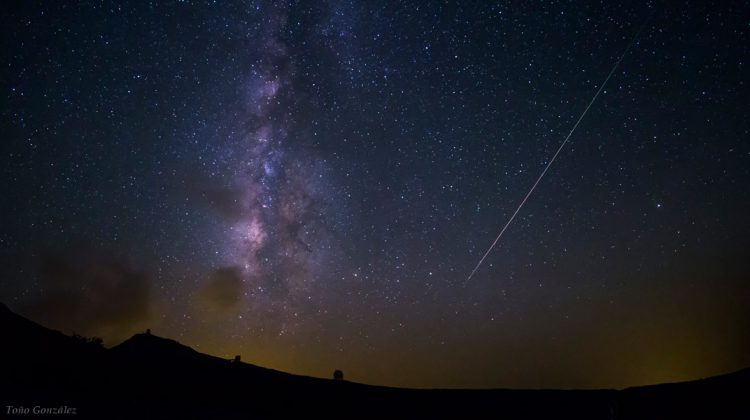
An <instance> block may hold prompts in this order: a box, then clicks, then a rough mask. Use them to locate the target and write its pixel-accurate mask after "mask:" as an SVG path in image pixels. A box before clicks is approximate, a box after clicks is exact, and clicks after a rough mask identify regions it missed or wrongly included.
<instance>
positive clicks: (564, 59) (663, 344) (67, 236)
mask: <svg viewBox="0 0 750 420" xmlns="http://www.w3.org/2000/svg"><path fill="white" fill-rule="evenodd" d="M617 3H618V2H582V1H570V2H545V3H540V4H537V3H536V2H510V3H507V4H506V3H497V4H492V2H465V3H463V2H462V3H453V2H447V1H446V2H438V1H435V2H408V1H397V2H381V1H361V2H358V1H352V0H341V1H308V2H288V3H287V2H282V1H277V2H268V3H264V2H254V1H248V2H224V1H213V2H190V1H184V2H158V3H157V2H155V1H152V2H146V1H142V2H141V1H138V2H129V3H127V4H119V2H112V3H109V2H63V1H46V2H27V1H9V2H3V4H2V6H0V10H1V13H0V28H2V29H0V31H1V33H2V44H1V45H0V56H1V57H2V60H0V64H2V69H1V70H0V89H2V93H1V95H0V99H1V100H2V107H1V109H0V112H1V113H2V115H1V118H0V132H1V134H0V136H2V141H1V142H0V152H1V154H0V177H1V180H2V207H1V208H2V218H1V219H0V220H1V224H0V250H1V252H0V263H1V264H0V300H2V301H3V302H5V303H6V304H7V305H8V306H9V307H10V308H11V309H13V310H16V311H18V312H19V313H21V314H23V315H25V316H28V317H30V318H31V319H33V320H35V321H37V322H40V323H42V324H44V325H47V326H50V327H53V328H57V329H61V330H62V331H64V332H66V333H74V332H75V333H79V334H83V335H86V336H94V335H95V336H100V337H103V338H104V340H105V344H106V345H108V346H111V345H115V344H117V343H119V342H120V341H121V340H124V339H126V338H128V337H129V336H130V335H132V334H133V333H136V332H141V331H143V330H145V329H146V328H151V329H152V331H153V332H154V334H157V335H160V336H165V337H170V338H174V339H176V340H179V341H180V342H182V343H184V344H186V345H189V346H192V347H193V348H195V349H197V350H198V351H201V352H205V353H209V354H213V355H217V356H221V357H227V358H229V357H232V356H234V355H235V354H241V355H242V359H243V360H244V361H247V362H250V363H255V364H258V365H261V366H266V367H271V368H275V369H279V370H284V371H288V372H293V373H299V374H305V375H313V376H320V377H330V375H331V373H332V372H333V370H334V369H341V370H343V371H344V373H345V375H346V378H347V379H350V380H353V381H360V382H366V383H373V384H384V385H392V386H414V387H516V388H538V387H562V388H571V387H583V388H590V387H625V386H631V385H640V384H647V383H657V382H665V381H678V380H688V379H695V378H698V377H703V376H709V375H714V374H720V373H725V372H728V371H732V370H736V369H739V368H742V367H746V366H748V365H750V309H748V308H750V282H749V281H750V278H748V274H747V273H748V268H749V265H748V260H749V258H750V252H749V251H748V250H749V249H750V219H749V218H748V214H750V188H748V187H749V186H750V138H749V133H750V107H749V106H748V104H749V103H750V90H749V89H748V80H749V79H748V70H747V68H748V64H750V62H749V61H750V57H749V55H748V48H750V39H749V38H750V36H749V32H750V20H748V19H749V18H748V16H750V5H748V4H747V3H743V2H716V3H718V4H714V5H710V4H708V3H709V2H705V3H704V2H691V3H690V4H689V5H685V4H681V3H680V4H678V3H675V2H654V3H643V4H641V3H638V2H623V3H624V4H622V5H620V4H617ZM644 22H645V24H644ZM641 25H643V31H642V32H641V34H640V37H639V38H638V39H637V40H636V41H635V43H634V44H633V47H632V49H631V50H630V51H629V52H628V54H627V55H626V56H625V58H624V59H623V61H622V63H621V64H620V66H619V67H618V69H617V71H616V72H615V73H614V74H613V76H612V78H611V80H610V81H609V83H608V84H607V86H606V87H605V88H604V90H603V92H602V94H601V95H600V96H599V98H598V99H597V102H596V103H595V104H594V105H593V106H592V107H591V109H590V111H589V112H588V114H587V115H586V117H585V118H584V119H583V121H582V122H581V124H580V126H579V127H578V128H577V130H576V131H575V133H574V134H573V136H572V137H571V139H570V142H569V143H568V144H567V146H566V147H565V148H564V149H563V151H562V152H561V153H560V155H559V156H558V158H557V160H556V161H555V162H554V165H552V167H551V168H550V170H549V172H548V173H547V174H546V176H545V178H544V179H543V180H542V181H541V182H540V184H539V186H538V187H537V188H536V190H535V191H534V194H533V195H532V196H531V197H530V198H529V200H528V202H527V203H526V204H525V206H524V207H523V208H522V210H521V211H520V212H519V214H518V216H517V218H516V219H515V221H514V222H513V223H512V224H511V225H510V227H509V228H508V230H507V232H505V234H504V236H503V237H502V239H501V241H500V242H499V243H498V246H497V247H496V248H495V249H494V250H493V251H492V253H491V254H490V255H489V256H488V258H487V260H486V261H485V262H484V264H483V265H482V266H481V267H480V268H479V270H478V271H477V273H476V274H475V275H474V277H473V278H472V279H471V280H470V281H468V282H466V279H467V276H468V275H469V273H470V272H471V270H472V269H473V268H474V266H475V265H476V264H477V262H478V261H479V259H480V258H481V256H482V254H483V253H484V252H485V251H486V250H487V247H488V246H489V245H490V244H491V243H492V241H493V240H494V238H495V237H496V235H497V234H498V232H499V230H500V228H501V227H502V226H503V225H504V224H505V222H506V221H507V220H508V218H509V217H510V215H511V214H512V213H513V211H514V210H515V209H516V208H517V206H518V204H519V202H520V201H521V200H522V198H523V197H524V195H525V194H526V193H527V191H528V190H529V188H530V187H531V185H532V184H533V183H534V181H535V180H536V178H537V177H538V176H539V174H540V172H541V171H542V169H543V168H544V166H545V165H546V164H547V162H549V159H550V158H551V157H552V155H553V154H554V152H555V151H556V150H557V148H558V147H559V146H560V144H561V143H562V141H563V140H564V138H565V136H566V135H567V134H568V132H569V131H570V129H571V128H572V126H573V124H574V123H575V121H576V120H577V119H578V117H579V116H580V115H581V113H582V112H583V110H584V108H585V107H586V105H587V103H588V102H589V101H590V100H591V98H592V96H593V95H594V93H595V92H596V90H597V88H598V87H599V85H600V84H601V83H602V81H603V80H604V78H605V77H606V75H607V73H608V72H609V71H610V69H611V68H612V66H613V65H614V63H615V62H616V61H617V59H618V58H619V56H620V55H621V54H622V52H623V51H624V50H625V47H626V46H627V45H628V43H629V42H630V40H631V39H633V36H634V35H635V33H636V32H637V31H638V29H639V27H641Z"/></svg>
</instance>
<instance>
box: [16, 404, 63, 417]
mask: <svg viewBox="0 0 750 420" xmlns="http://www.w3.org/2000/svg"><path fill="white" fill-rule="evenodd" d="M5 407H6V409H7V411H6V414H11V415H13V414H15V415H28V414H42V415H50V414H52V415H55V414H73V415H75V414H76V411H77V409H76V407H68V406H67V405H61V406H59V407H42V406H41V405H35V406H33V407H24V406H22V405H19V406H14V405H6V406H5Z"/></svg>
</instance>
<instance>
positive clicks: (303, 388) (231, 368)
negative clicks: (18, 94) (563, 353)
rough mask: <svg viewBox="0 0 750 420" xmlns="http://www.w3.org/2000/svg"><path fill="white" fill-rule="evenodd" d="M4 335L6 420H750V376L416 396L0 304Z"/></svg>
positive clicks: (0, 368)
mask: <svg viewBox="0 0 750 420" xmlns="http://www.w3.org/2000/svg"><path fill="white" fill-rule="evenodd" d="M0 327H2V333H3V341H2V344H0V348H1V349H2V353H0V354H1V356H2V357H0V403H2V405H1V406H0V413H2V414H0V418H34V417H45V418H60V417H62V418H66V417H67V418H96V419H108V418H139V419H145V418H165V419H234V418H236V419H256V418H288V417H304V418H309V417H313V416H315V417H323V418H475V417H486V418H507V419H514V418H576V419H647V418H706V419H715V418H737V419H740V418H742V419H747V418H750V409H749V408H748V407H749V405H750V403H749V402H748V401H750V369H745V370H742V371H739V372H735V373H731V374H728V375H723V376H718V377H713V378H708V379H701V380H697V381H692V382H684V383H676V384H664V385H655V386H647V387H639V388H629V389H625V390H621V391H616V390H592V391H588V390H587V391H556V390H541V391H527V390H504V389H498V390H412V389H399V388H386V387H376V386H368V385H361V384H356V383H351V382H346V381H334V380H327V379H317V378H309V377H304V376H296V375H291V374H287V373H283V372H278V371H274V370H270V369H264V368H261V367H258V366H253V365H250V364H246V363H233V362H230V361H228V360H224V359H220V358H217V357H212V356H208V355H205V354H201V353H198V352H196V351H194V350H192V349H191V348H189V347H186V346H183V345H181V344H179V343H178V342H176V341H173V340H169V339H165V338H160V337H157V336H154V335H150V334H136V335H135V336H133V337H132V338H130V339H129V340H127V341H125V342H124V343H122V344H120V345H118V346H116V347H114V348H111V349H105V348H102V347H101V346H98V345H96V344H95V343H87V342H85V341H84V340H81V339H77V338H74V337H69V336H66V335H64V334H62V333H60V332H58V331H53V330H50V329H47V328H45V327H42V326H40V325H38V324H36V323H34V322H32V321H29V320H28V319H26V318H23V317H21V316H19V315H17V314H15V313H13V312H11V311H10V310H9V309H8V308H6V307H5V306H2V305H0ZM26 410H28V411H26ZM40 410H41V411H44V412H45V413H46V414H35V413H34V412H35V411H36V412H37V413H38V412H39V411H40ZM53 413H54V414H53Z"/></svg>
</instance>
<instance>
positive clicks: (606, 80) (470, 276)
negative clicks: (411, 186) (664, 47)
mask: <svg viewBox="0 0 750 420" xmlns="http://www.w3.org/2000/svg"><path fill="white" fill-rule="evenodd" d="M648 21H649V19H646V21H645V22H644V23H643V25H642V26H641V28H640V29H638V32H636V33H635V36H634V37H633V39H631V40H630V43H629V44H628V46H627V47H626V48H625V51H623V53H622V55H620V58H619V59H618V60H617V61H616V62H615V65H614V66H612V70H610V71H609V74H607V77H606V78H605V79H604V82H602V84H601V86H599V89H598V90H597V91H596V93H595V94H594V97H593V98H591V101H590V102H589V104H588V105H587V106H586V109H584V110H583V113H582V114H581V116H580V117H578V121H576V123H575V124H574V125H573V128H571V129H570V132H569V133H568V135H567V136H565V140H563V142H562V144H560V147H558V148H557V152H555V154H554V155H553V156H552V159H550V161H549V162H548V163H547V166H545V167H544V170H542V173H541V174H539V178H537V179H536V182H534V185H532V186H531V189H529V192H527V193H526V196H525V197H524V198H523V200H521V204H519V205H518V208H517V209H516V211H514V212H513V215H511V216H510V219H508V221H507V222H506V223H505V226H503V228H502V229H501V230H500V233H499V234H498V235H497V237H496V238H495V240H494V241H493V242H492V245H490V247H489V248H487V252H485V253H484V255H482V259H480V260H479V262H478V263H477V265H476V267H474V269H473V270H471V273H470V274H469V277H467V278H466V281H464V286H466V284H467V283H468V282H469V280H471V278H472V277H473V276H474V274H475V273H476V272H477V270H479V267H480V266H481V265H482V263H483V262H484V260H485V259H486V258H487V256H488V255H490V252H492V249H493V248H495V245H497V243H498V241H500V238H501V237H502V236H503V234H504V233H505V231H506V229H508V226H510V224H511V223H512V222H513V219H515V218H516V215H518V212H519V211H521V207H523V205H524V204H526V200H528V199H529V197H530V196H531V193H533V192H534V190H535V189H536V186H537V185H539V182H540V181H541V180H542V178H544V175H545V174H546V173H547V171H548V170H549V168H550V166H552V164H553V163H554V162H555V159H557V155H559V154H560V152H561V151H562V149H563V148H564V147H565V145H566V144H567V143H568V140H569V139H570V136H572V135H573V132H574V131H576V128H578V124H580V123H581V120H583V117H585V116H586V113H587V112H589V109H590V108H591V105H593V104H594V102H595V101H596V98H598V97H599V94H600V93H602V90H604V86H605V85H606V84H607V82H608V81H609V79H610V78H611V77H612V75H613V74H614V73H615V70H617V67H618V66H619V65H620V62H621V61H622V59H623V58H625V56H626V55H627V54H628V51H630V47H632V46H633V44H634V43H635V40H636V39H638V37H639V36H640V34H641V31H643V28H645V27H646V22H648Z"/></svg>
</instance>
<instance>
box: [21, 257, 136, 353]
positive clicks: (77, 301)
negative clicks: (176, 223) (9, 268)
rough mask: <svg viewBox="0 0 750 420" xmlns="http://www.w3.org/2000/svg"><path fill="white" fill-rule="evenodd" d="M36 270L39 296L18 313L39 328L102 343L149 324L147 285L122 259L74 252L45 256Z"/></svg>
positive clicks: (34, 297)
mask: <svg viewBox="0 0 750 420" xmlns="http://www.w3.org/2000/svg"><path fill="white" fill-rule="evenodd" d="M38 268H39V270H38V273H39V274H38V283H39V287H38V289H39V294H38V296H32V297H31V299H30V300H29V301H27V303H26V305H25V306H24V307H22V311H23V312H25V313H26V314H28V315H29V316H30V317H31V318H32V319H34V320H36V321H38V322H40V323H41V324H43V325H45V326H49V327H51V328H56V329H60V330H62V331H63V332H66V333H72V332H75V333H79V334H82V335H87V336H94V335H95V336H100V337H103V338H105V339H106V340H120V339H124V338H126V337H127V336H129V335H130V334H132V333H134V332H136V331H138V330H140V329H142V328H144V326H145V325H146V324H147V321H148V317H149V310H150V293H149V289H150V279H149V277H148V275H147V274H146V273H145V272H143V271H140V270H137V269H136V268H134V267H131V266H130V265H129V264H128V263H127V262H126V261H124V260H123V259H122V258H119V257H117V256H115V255H113V254H111V253H107V252H104V251H101V250H93V249H89V248H82V247H76V248H74V249H71V250H65V251H57V252H46V253H44V254H43V256H42V258H41V260H40V263H39V267H38Z"/></svg>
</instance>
